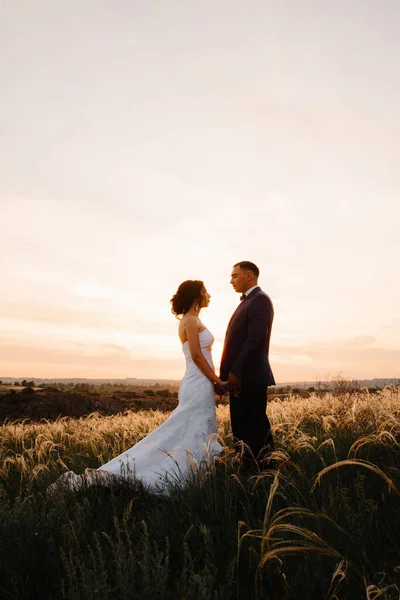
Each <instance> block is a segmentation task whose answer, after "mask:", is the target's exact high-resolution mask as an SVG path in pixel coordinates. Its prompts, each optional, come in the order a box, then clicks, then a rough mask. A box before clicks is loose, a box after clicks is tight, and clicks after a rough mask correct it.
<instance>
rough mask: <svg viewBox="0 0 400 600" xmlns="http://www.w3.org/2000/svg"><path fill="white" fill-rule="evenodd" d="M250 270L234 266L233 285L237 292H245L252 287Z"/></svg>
mask: <svg viewBox="0 0 400 600" xmlns="http://www.w3.org/2000/svg"><path fill="white" fill-rule="evenodd" d="M250 279H251V277H250V271H244V270H243V269H241V268H240V267H233V269H232V273H231V285H232V287H233V289H234V290H235V292H239V293H240V294H243V292H247V290H249V289H250V288H251V281H250Z"/></svg>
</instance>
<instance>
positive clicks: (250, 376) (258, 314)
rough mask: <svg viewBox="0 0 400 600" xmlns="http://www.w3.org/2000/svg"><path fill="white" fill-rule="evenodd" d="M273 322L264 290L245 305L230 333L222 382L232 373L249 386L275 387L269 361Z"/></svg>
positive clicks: (233, 319) (237, 312) (231, 323)
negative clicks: (251, 384) (252, 384)
mask: <svg viewBox="0 0 400 600" xmlns="http://www.w3.org/2000/svg"><path fill="white" fill-rule="evenodd" d="M273 319H274V308H273V306H272V302H271V299H270V297H269V296H267V294H265V293H264V292H263V291H262V289H261V288H259V287H257V288H256V289H255V290H253V291H252V292H251V293H250V294H249V295H248V296H247V297H246V298H245V299H244V300H242V301H241V303H240V304H239V306H238V307H237V309H236V310H235V312H234V313H233V315H232V317H231V320H230V321H229V324H228V328H227V330H226V336H225V343H224V349H223V352H222V358H221V369H220V378H221V379H223V380H224V381H225V380H227V379H228V375H229V373H232V374H233V375H236V377H239V379H241V380H242V381H245V382H248V383H254V384H260V385H267V386H268V385H274V384H275V379H274V376H273V374H272V371H271V367H270V364H269V358H268V353H269V342H270V337H271V329H272V321H273Z"/></svg>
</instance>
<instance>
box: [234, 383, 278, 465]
mask: <svg viewBox="0 0 400 600" xmlns="http://www.w3.org/2000/svg"><path fill="white" fill-rule="evenodd" d="M266 408H267V386H265V385H252V384H248V383H245V382H243V384H242V390H241V392H240V394H239V395H238V396H236V397H234V396H232V395H231V396H230V409H231V423H232V433H233V436H234V438H236V440H241V441H243V442H244V443H245V444H247V445H248V446H249V447H250V449H251V451H252V453H253V455H254V456H255V457H256V458H257V456H258V455H259V453H260V451H261V450H262V448H265V450H264V452H271V451H272V450H273V449H274V443H273V439H272V434H271V425H270V422H269V419H268V417H267V413H266Z"/></svg>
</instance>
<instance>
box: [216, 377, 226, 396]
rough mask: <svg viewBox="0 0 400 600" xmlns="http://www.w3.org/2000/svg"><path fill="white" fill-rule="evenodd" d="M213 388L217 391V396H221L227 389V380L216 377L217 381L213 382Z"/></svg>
mask: <svg viewBox="0 0 400 600" xmlns="http://www.w3.org/2000/svg"><path fill="white" fill-rule="evenodd" d="M214 389H215V391H216V392H217V394H219V396H220V397H222V396H223V395H224V394H225V393H226V392H227V390H228V382H227V381H222V380H221V379H217V381H216V382H215V384H214Z"/></svg>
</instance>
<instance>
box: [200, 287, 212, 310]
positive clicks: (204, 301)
mask: <svg viewBox="0 0 400 600" xmlns="http://www.w3.org/2000/svg"><path fill="white" fill-rule="evenodd" d="M210 298H211V295H210V294H209V293H208V292H207V290H206V288H205V287H203V289H202V290H201V304H200V307H201V308H206V307H207V306H208V305H209V304H210Z"/></svg>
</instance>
